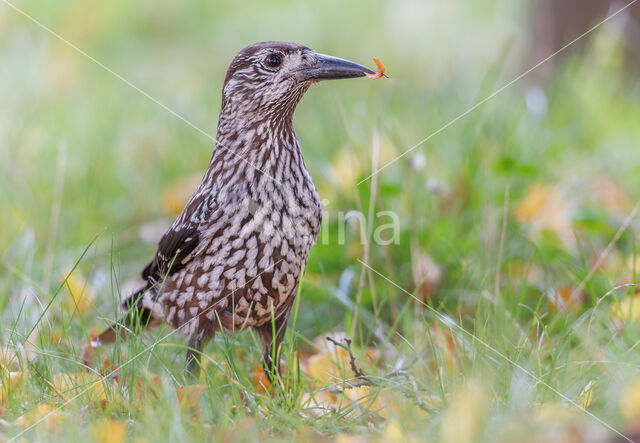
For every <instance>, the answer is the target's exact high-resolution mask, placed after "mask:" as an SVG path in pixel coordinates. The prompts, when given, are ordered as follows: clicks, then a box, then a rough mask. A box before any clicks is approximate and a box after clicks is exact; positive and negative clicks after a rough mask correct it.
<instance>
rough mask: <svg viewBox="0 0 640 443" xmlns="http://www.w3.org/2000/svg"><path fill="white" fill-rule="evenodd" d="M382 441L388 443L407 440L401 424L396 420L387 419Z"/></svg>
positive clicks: (398, 442) (399, 442)
mask: <svg viewBox="0 0 640 443" xmlns="http://www.w3.org/2000/svg"><path fill="white" fill-rule="evenodd" d="M383 438H384V441H387V442H389V443H404V442H406V441H407V439H406V437H405V435H404V432H403V430H402V426H401V425H400V423H398V422H397V421H396V420H389V421H388V422H387V426H385V428H384V433H383Z"/></svg>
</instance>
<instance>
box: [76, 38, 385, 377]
mask: <svg viewBox="0 0 640 443" xmlns="http://www.w3.org/2000/svg"><path fill="white" fill-rule="evenodd" d="M372 75H375V73H374V72H373V71H372V70H370V69H369V68H367V67H365V66H362V65H359V64H357V63H355V62H351V61H348V60H344V59H341V58H337V57H332V56H328V55H324V54H320V53H317V52H315V51H313V50H312V49H310V48H308V47H306V46H303V45H301V44H297V43H288V42H276V41H267V42H260V43H255V44H252V45H250V46H247V47H245V48H244V49H242V50H241V51H240V52H239V53H238V54H237V55H236V56H235V58H234V59H233V60H232V62H231V64H230V66H229V68H228V70H227V72H226V76H225V79H224V83H223V86H222V106H221V109H220V115H219V119H218V128H217V136H216V141H215V146H214V151H213V154H212V157H211V161H210V163H209V166H208V168H207V170H206V172H205V173H204V176H203V178H202V181H201V182H200V184H199V186H198V187H197V189H196V190H195V192H194V194H193V195H192V197H191V198H190V199H189V200H188V202H187V203H186V206H185V207H184V209H183V211H182V212H181V213H180V214H179V215H178V217H177V218H176V219H175V221H174V222H173V224H172V225H171V227H170V228H169V229H168V231H167V232H166V233H165V234H164V235H163V236H162V237H161V239H160V241H159V243H158V247H157V252H156V254H155V256H154V257H153V259H152V260H151V261H150V262H149V264H148V265H147V266H146V267H145V268H144V269H143V271H142V274H141V275H142V279H143V280H144V286H142V287H141V288H140V289H138V290H137V291H135V292H134V293H133V294H131V295H130V296H129V297H128V298H127V299H126V300H125V301H124V302H123V308H124V310H125V312H126V315H125V316H124V317H123V318H122V319H120V320H119V321H117V322H115V323H113V324H112V325H110V326H109V327H108V328H107V329H106V330H105V331H104V332H102V333H101V334H99V335H98V336H97V337H95V338H94V339H93V340H91V341H90V342H89V343H88V347H87V350H89V351H90V352H92V351H91V350H93V349H94V348H95V347H97V346H100V345H104V344H108V343H113V342H115V341H116V338H117V336H118V335H120V336H121V337H122V338H123V339H124V338H126V336H127V335H129V332H130V331H131V329H132V328H135V327H136V325H138V327H152V326H157V325H159V324H162V323H165V324H167V325H169V326H171V327H172V328H174V329H175V330H177V332H178V333H180V334H182V335H184V336H186V337H187V344H188V350H187V355H186V365H185V370H186V372H187V373H190V374H197V373H198V371H199V368H200V356H201V354H202V348H203V346H204V345H205V344H206V343H207V342H208V341H210V340H212V339H213V338H214V337H215V334H216V333H218V332H220V331H223V332H224V333H227V334H231V333H233V332H236V331H240V330H243V329H246V328H252V329H253V330H255V331H256V333H257V335H258V337H259V338H260V341H261V344H262V348H263V349H262V367H263V370H264V372H265V374H266V375H267V377H268V378H269V379H270V380H272V381H273V380H277V379H278V377H279V372H280V357H279V355H280V354H279V353H280V347H281V344H282V340H283V338H284V334H285V330H286V327H287V322H288V319H289V315H290V313H291V309H292V306H293V302H294V300H295V298H296V296H297V293H298V285H299V283H300V278H301V274H302V273H303V270H304V267H305V266H306V263H307V258H308V256H309V250H310V249H311V247H312V246H313V244H314V243H315V241H316V239H317V237H318V233H319V231H320V226H321V221H322V207H321V202H320V197H319V195H318V192H317V190H316V188H315V186H314V184H313V181H312V179H311V176H310V174H309V172H308V171H307V169H306V167H305V163H304V159H303V155H302V151H301V148H300V143H299V141H298V138H297V136H296V132H295V130H294V128H293V115H294V111H295V109H296V106H297V104H298V102H299V101H300V99H301V98H302V97H303V95H304V94H305V92H306V91H307V90H308V89H309V87H310V86H311V85H312V84H314V83H317V82H319V81H322V80H330V79H349V78H357V77H364V76H372ZM85 354H86V353H85Z"/></svg>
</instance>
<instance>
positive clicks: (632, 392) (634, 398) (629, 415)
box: [620, 377, 640, 422]
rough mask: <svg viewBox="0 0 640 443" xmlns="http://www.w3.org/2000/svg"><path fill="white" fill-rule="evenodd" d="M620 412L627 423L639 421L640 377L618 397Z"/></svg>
mask: <svg viewBox="0 0 640 443" xmlns="http://www.w3.org/2000/svg"><path fill="white" fill-rule="evenodd" d="M620 412H622V415H623V416H624V417H625V418H626V419H627V420H628V421H636V422H637V421H638V420H640V377H638V378H636V379H635V380H634V381H633V383H631V386H629V388H628V389H626V390H624V392H623V393H622V396H621V397H620Z"/></svg>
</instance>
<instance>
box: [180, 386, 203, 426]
mask: <svg viewBox="0 0 640 443" xmlns="http://www.w3.org/2000/svg"><path fill="white" fill-rule="evenodd" d="M206 390H207V386H206V385H189V386H182V387H178V388H176V395H177V396H178V403H179V404H180V409H181V410H182V411H184V412H189V411H191V412H193V415H194V416H195V417H196V418H198V417H200V397H202V394H204V392H205V391H206Z"/></svg>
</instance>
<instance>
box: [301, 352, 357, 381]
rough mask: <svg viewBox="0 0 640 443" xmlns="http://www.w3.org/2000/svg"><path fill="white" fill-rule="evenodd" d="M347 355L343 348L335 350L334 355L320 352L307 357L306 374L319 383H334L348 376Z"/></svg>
mask: <svg viewBox="0 0 640 443" xmlns="http://www.w3.org/2000/svg"><path fill="white" fill-rule="evenodd" d="M347 368H349V353H348V352H347V351H346V350H345V349H343V348H335V352H334V353H329V352H321V353H319V354H315V355H312V356H311V357H309V361H308V362H307V372H308V373H309V375H311V376H312V377H313V378H315V379H316V380H318V381H321V382H331V383H335V382H338V381H341V380H343V379H344V378H345V376H348V372H347Z"/></svg>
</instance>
